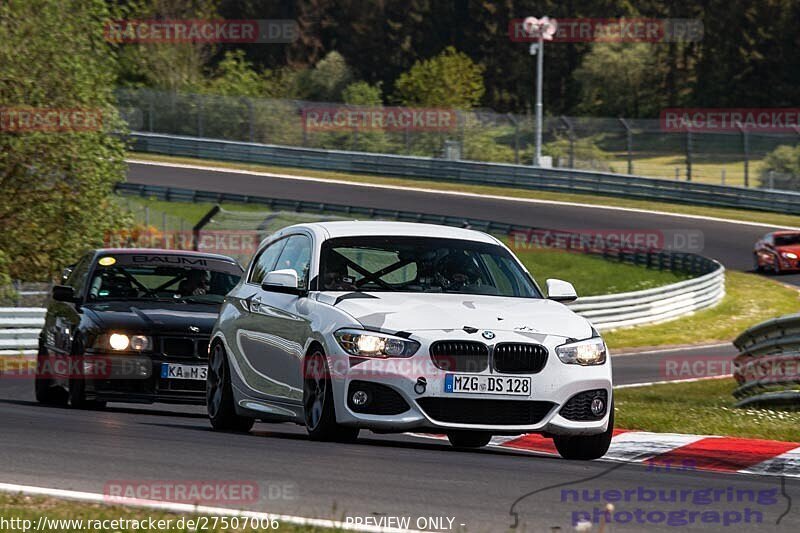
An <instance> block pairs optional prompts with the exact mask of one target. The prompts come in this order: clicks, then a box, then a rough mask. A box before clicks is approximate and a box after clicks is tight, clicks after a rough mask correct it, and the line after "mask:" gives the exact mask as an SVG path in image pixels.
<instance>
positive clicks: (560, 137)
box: [117, 89, 800, 189]
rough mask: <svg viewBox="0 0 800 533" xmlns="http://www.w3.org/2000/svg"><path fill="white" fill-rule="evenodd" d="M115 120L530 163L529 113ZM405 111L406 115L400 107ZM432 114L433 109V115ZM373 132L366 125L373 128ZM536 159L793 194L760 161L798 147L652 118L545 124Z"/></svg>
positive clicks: (794, 182)
mask: <svg viewBox="0 0 800 533" xmlns="http://www.w3.org/2000/svg"><path fill="white" fill-rule="evenodd" d="M117 96H118V101H119V106H120V110H121V112H122V115H123V116H124V117H125V118H126V119H127V120H128V122H129V124H130V128H131V129H132V130H134V131H142V132H153V133H164V134H174V135H187V136H194V137H205V138H214V139H225V140H232V141H245V142H255V143H263V144H275V145H283V146H302V147H306V148H323V149H333V150H354V151H363V152H373V153H385V154H397V155H414V156H421V157H440V158H449V159H463V160H471V161H488V162H502V163H516V164H523V165H529V164H531V163H532V160H533V152H534V144H533V143H534V138H535V124H534V121H533V118H532V117H531V116H528V115H515V114H511V113H506V114H500V113H496V112H494V111H492V110H485V109H475V110H471V111H456V110H448V111H447V113H448V115H447V116H448V117H452V121H449V123H448V124H447V127H430V124H424V123H423V124H420V123H413V121H412V123H410V124H405V125H398V124H393V125H391V126H388V125H387V124H386V123H382V126H383V127H364V124H365V122H364V121H363V120H351V121H345V122H344V123H338V124H330V123H329V124H327V125H326V126H325V127H319V124H318V123H316V124H314V123H310V122H309V120H308V117H309V111H315V110H316V111H318V112H319V113H321V114H324V113H326V112H328V113H329V114H330V113H331V112H337V111H342V110H345V111H347V112H349V113H350V114H351V118H352V116H355V115H356V114H359V113H360V114H361V116H362V118H363V116H366V115H369V114H374V113H375V111H376V110H379V109H383V110H385V111H384V116H382V117H381V118H382V119H386V114H387V113H388V112H389V111H388V110H394V111H395V112H396V111H397V110H398V109H401V108H376V107H363V106H348V105H345V104H337V103H333V104H332V103H320V102H307V101H302V100H280V99H257V98H245V97H225V96H215V95H201V94H178V93H169V92H159V91H153V90H147V89H137V90H120V91H118V94H117ZM405 111H409V110H407V109H406V110H405ZM439 111H441V110H439ZM373 125H374V124H373ZM543 130H544V131H543V153H544V155H545V156H547V157H548V158H549V159H547V161H548V163H546V164H550V165H552V166H553V167H554V168H566V169H569V168H574V169H582V170H594V171H607V172H614V173H618V174H633V175H639V176H647V177H658V178H666V179H673V180H680V181H694V182H701V183H714V184H722V185H739V186H746V187H764V188H779V189H780V188H785V189H798V188H800V177H798V176H794V175H786V174H782V175H776V174H774V173H773V175H772V176H770V175H769V173H768V172H767V171H766V169H764V161H763V160H764V157H765V156H766V155H767V154H769V153H770V152H772V151H773V150H775V149H776V148H777V147H779V146H791V147H794V146H796V145H798V144H800V129H799V130H798V132H797V133H756V132H748V131H747V130H743V131H740V132H719V133H699V132H689V133H687V132H668V131H664V129H663V128H662V125H661V121H660V120H658V119H625V118H591V117H566V116H560V117H547V118H546V119H545V120H544V125H543Z"/></svg>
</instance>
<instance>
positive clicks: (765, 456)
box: [412, 429, 800, 478]
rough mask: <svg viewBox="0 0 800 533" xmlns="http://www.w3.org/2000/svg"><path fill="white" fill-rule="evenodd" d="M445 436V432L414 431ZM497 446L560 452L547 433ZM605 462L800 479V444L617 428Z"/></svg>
mask: <svg viewBox="0 0 800 533" xmlns="http://www.w3.org/2000/svg"><path fill="white" fill-rule="evenodd" d="M412 435H414V436H417V437H426V438H434V439H440V440H441V439H444V440H446V439H447V437H445V436H444V435H425V434H418V433H413V434H412ZM489 447H491V448H500V449H506V450H514V451H523V452H529V453H533V454H537V455H539V454H542V455H558V452H557V451H556V447H555V445H554V444H553V440H552V439H549V438H546V437H542V436H541V435H536V434H529V435H522V436H518V437H494V438H492V441H491V442H490V443H489ZM602 460H604V461H619V462H626V463H645V464H648V465H653V466H663V467H664V468H674V469H680V468H685V469H691V470H705V471H712V472H727V473H739V474H757V475H767V476H786V477H793V478H800V442H783V441H775V440H760V439H741V438H736V437H715V436H708V435H681V434H678V433H650V432H647V431H628V430H624V429H618V430H614V437H613V438H612V440H611V447H610V448H609V450H608V453H606V455H605V456H604V457H603V459H602Z"/></svg>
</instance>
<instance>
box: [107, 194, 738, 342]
mask: <svg viewBox="0 0 800 533" xmlns="http://www.w3.org/2000/svg"><path fill="white" fill-rule="evenodd" d="M116 190H117V192H119V193H121V194H127V195H136V196H143V197H155V198H158V199H161V200H167V201H189V202H217V203H219V202H239V203H246V204H257V205H262V206H264V207H265V208H268V209H270V210H281V211H295V212H302V213H318V214H325V215H340V216H347V217H365V218H382V219H389V220H400V221H406V222H426V223H431V224H441V225H445V226H457V227H469V228H472V229H477V230H481V231H485V232H487V233H495V234H498V233H499V234H506V235H513V234H515V233H523V234H528V233H532V232H537V233H541V232H543V231H549V230H543V229H542V228H534V227H530V226H521V225H516V224H505V223H499V222H493V221H490V220H482V219H474V218H469V217H451V216H443V215H433V214H428V213H415V212H411V211H399V210H389V209H374V208H367V207H358V206H350V205H337V204H327V203H320V202H307V201H304V200H286V199H280V198H268V197H261V196H252V195H243V194H235V193H221V192H208V191H195V190H190V189H180V188H174V187H160V186H152V185H138V184H132V183H120V184H118V185H117V188H116ZM553 233H558V234H562V235H569V233H568V232H561V231H554V232H553ZM575 242H583V241H582V240H581V239H577V240H576V241H575ZM571 249H572V250H574V251H578V252H582V253H588V254H592V255H598V256H602V257H605V258H607V259H612V260H615V261H619V262H624V263H630V264H637V265H641V266H647V267H650V268H659V269H664V270H672V271H677V272H684V273H689V274H692V275H695V276H697V277H695V278H692V279H689V280H685V281H681V282H678V283H673V284H670V285H665V286H663V287H657V288H654V289H646V290H642V291H635V292H627V293H621V294H611V295H603V296H589V297H584V298H579V299H578V300H577V301H575V302H574V303H572V304H570V305H571V307H572V308H573V309H574V310H575V311H576V312H578V313H579V314H581V315H582V316H585V317H586V318H588V319H589V320H590V321H591V322H592V323H593V324H594V326H595V327H596V328H598V329H602V330H604V329H611V328H617V327H623V326H634V325H640V324H646V323H652V322H659V321H663V320H668V319H670V318H675V317H679V316H682V315H685V314H688V313H692V312H694V311H697V310H699V309H703V308H706V307H710V306H712V305H715V304H716V303H718V302H719V301H720V300H722V298H723V297H724V296H725V275H724V273H725V269H724V268H723V267H722V265H721V264H719V263H718V262H717V261H714V260H712V259H708V258H706V257H703V256H701V255H697V254H692V253H687V252H671V251H667V250H645V249H628V248H602V249H597V248H591V247H590V246H588V245H587V246H585V247H583V248H577V249H576V248H571Z"/></svg>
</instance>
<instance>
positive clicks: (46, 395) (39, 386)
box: [34, 344, 68, 407]
mask: <svg viewBox="0 0 800 533" xmlns="http://www.w3.org/2000/svg"><path fill="white" fill-rule="evenodd" d="M46 360H47V352H46V351H45V349H44V347H43V346H41V344H40V345H39V353H38V354H37V355H36V377H35V378H34V392H35V394H36V401H37V402H39V403H41V404H44V405H55V406H59V407H66V406H67V401H68V397H67V391H65V390H64V389H63V388H61V387H58V386H56V385H54V384H53V380H52V379H51V378H48V377H44V376H42V375H41V372H42V371H44V372H45V373H49V372H52V369H51V367H50V365H47V364H45V361H46Z"/></svg>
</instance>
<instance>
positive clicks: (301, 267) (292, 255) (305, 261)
mask: <svg viewBox="0 0 800 533" xmlns="http://www.w3.org/2000/svg"><path fill="white" fill-rule="evenodd" d="M310 263H311V239H309V238H308V237H307V236H305V235H292V236H291V237H289V238H288V239H287V240H286V246H284V247H283V250H282V251H281V255H280V257H279V258H278V262H277V264H276V265H275V268H274V269H273V270H283V269H287V268H291V269H292V270H294V271H295V272H297V287H298V288H300V289H304V288H306V286H307V283H308V269H309V265H310Z"/></svg>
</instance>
